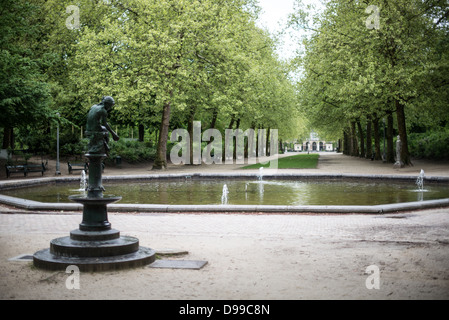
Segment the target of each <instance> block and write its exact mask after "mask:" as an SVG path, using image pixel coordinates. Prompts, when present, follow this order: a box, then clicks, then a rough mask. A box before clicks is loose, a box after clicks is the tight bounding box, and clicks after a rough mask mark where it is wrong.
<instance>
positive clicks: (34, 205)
mask: <svg viewBox="0 0 449 320" xmlns="http://www.w3.org/2000/svg"><path fill="white" fill-rule="evenodd" d="M256 177H258V174H257V173H192V174H188V173H187V174H186V173H171V174H151V175H120V176H105V177H103V181H151V180H166V179H182V178H183V179H211V178H234V179H236V178H256ZM263 178H264V179H273V178H278V179H295V178H320V179H372V180H374V179H375V180H401V181H416V179H417V177H416V176H411V175H371V174H367V175H360V174H328V173H326V174H322V173H316V174H310V173H278V172H276V173H270V172H269V170H266V171H265V172H264V175H263ZM424 180H425V181H426V182H431V183H449V177H442V176H426V177H425V178H424ZM74 181H79V177H49V178H36V179H29V180H15V181H2V182H0V190H6V189H13V188H21V187H26V186H33V185H41V184H50V183H64V182H74ZM0 203H3V204H6V205H12V206H14V207H18V208H22V209H26V210H30V211H43V210H57V211H61V210H63V211H80V210H82V205H81V204H76V203H75V204H73V203H44V202H38V201H31V200H25V199H20V198H15V197H10V196H4V195H0ZM438 207H449V198H447V199H439V200H426V201H415V202H404V203H394V204H381V205H371V206H370V205H366V206H363V205H346V206H320V205H309V206H277V205H160V204H111V205H109V206H108V210H109V211H111V212H130V211H131V212H146V213H156V212H157V213H192V212H198V213H199V212H201V213H230V212H234V213H297V214H298V213H355V214H358V213H367V214H382V213H392V212H400V211H413V210H422V209H430V208H438Z"/></svg>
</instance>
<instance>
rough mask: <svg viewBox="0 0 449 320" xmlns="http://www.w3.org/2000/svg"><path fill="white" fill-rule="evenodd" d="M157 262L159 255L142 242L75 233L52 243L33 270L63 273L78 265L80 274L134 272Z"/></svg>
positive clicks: (35, 260) (36, 258)
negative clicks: (131, 270) (133, 269)
mask: <svg viewBox="0 0 449 320" xmlns="http://www.w3.org/2000/svg"><path fill="white" fill-rule="evenodd" d="M155 260H156V252H155V251H154V250H152V249H149V248H144V247H140V246H139V239H137V238H134V237H129V236H120V232H119V231H118V230H115V229H110V230H106V231H83V230H73V231H71V232H70V236H69V237H63V238H56V239H53V240H51V241H50V248H49V249H44V250H41V251H38V252H36V253H35V254H34V256H33V263H34V266H36V267H37V268H42V269H47V270H64V269H66V268H67V267H68V266H70V265H76V266H78V268H79V269H80V271H106V270H121V269H127V268H135V267H140V266H144V265H147V264H150V263H152V262H154V261H155Z"/></svg>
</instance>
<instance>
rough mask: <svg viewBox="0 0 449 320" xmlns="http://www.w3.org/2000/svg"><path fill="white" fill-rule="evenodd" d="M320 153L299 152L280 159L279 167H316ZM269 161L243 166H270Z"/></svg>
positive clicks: (246, 167) (255, 167) (252, 167)
mask: <svg viewBox="0 0 449 320" xmlns="http://www.w3.org/2000/svg"><path fill="white" fill-rule="evenodd" d="M319 157H320V156H319V154H316V153H314V154H298V155H294V156H290V157H285V158H279V159H278V169H315V168H316V166H317V164H318V158H319ZM269 166H270V164H269V163H266V164H261V163H256V164H252V165H249V166H245V167H243V169H258V168H260V167H264V168H268V167H269Z"/></svg>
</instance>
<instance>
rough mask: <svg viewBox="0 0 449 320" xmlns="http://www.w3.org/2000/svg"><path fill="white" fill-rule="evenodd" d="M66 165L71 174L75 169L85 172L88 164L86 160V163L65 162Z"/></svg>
mask: <svg viewBox="0 0 449 320" xmlns="http://www.w3.org/2000/svg"><path fill="white" fill-rule="evenodd" d="M67 165H68V167H69V174H72V172H73V171H76V170H84V172H86V173H87V170H88V169H89V164H88V163H87V162H86V163H70V162H67Z"/></svg>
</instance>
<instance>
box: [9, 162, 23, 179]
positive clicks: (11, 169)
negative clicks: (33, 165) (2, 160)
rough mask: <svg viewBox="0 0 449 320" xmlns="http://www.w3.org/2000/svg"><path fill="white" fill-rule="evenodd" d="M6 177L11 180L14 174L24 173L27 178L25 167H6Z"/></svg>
mask: <svg viewBox="0 0 449 320" xmlns="http://www.w3.org/2000/svg"><path fill="white" fill-rule="evenodd" d="M5 167H6V177H7V178H9V177H10V176H11V174H12V173H23V176H24V177H26V171H25V166H23V165H20V166H8V165H6V166H5Z"/></svg>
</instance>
